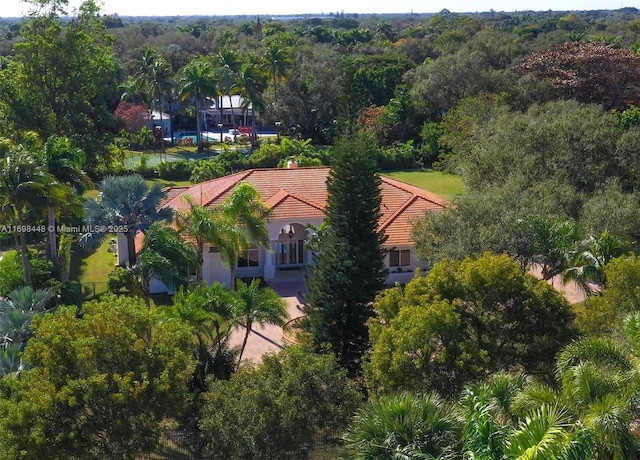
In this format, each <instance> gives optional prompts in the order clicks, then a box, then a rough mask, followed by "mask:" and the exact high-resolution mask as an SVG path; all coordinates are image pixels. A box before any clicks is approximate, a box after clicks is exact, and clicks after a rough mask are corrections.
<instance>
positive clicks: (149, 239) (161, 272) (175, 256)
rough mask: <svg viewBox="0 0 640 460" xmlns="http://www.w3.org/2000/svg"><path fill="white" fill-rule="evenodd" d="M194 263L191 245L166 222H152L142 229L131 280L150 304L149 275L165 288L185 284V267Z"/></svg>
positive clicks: (186, 272)
mask: <svg viewBox="0 0 640 460" xmlns="http://www.w3.org/2000/svg"><path fill="white" fill-rule="evenodd" d="M195 263H196V257H195V254H194V252H193V248H192V247H191V245H189V243H187V242H186V241H185V240H184V239H183V238H182V237H181V236H180V235H179V234H178V232H177V231H176V230H174V229H173V228H171V227H169V226H168V225H167V223H166V222H154V223H153V224H151V226H150V227H149V229H148V230H147V231H146V234H145V238H144V243H143V245H142V250H141V251H140V254H139V255H138V258H137V261H136V265H135V266H134V267H133V269H132V272H133V275H134V281H135V282H136V285H137V287H138V290H139V291H141V294H142V296H143V297H144V300H145V303H146V304H147V306H148V305H150V298H149V296H150V287H151V279H152V278H155V279H158V280H160V281H162V282H163V283H164V284H165V286H167V287H168V288H169V289H176V288H178V287H180V286H186V285H187V283H188V282H189V267H193V266H194V265H195Z"/></svg>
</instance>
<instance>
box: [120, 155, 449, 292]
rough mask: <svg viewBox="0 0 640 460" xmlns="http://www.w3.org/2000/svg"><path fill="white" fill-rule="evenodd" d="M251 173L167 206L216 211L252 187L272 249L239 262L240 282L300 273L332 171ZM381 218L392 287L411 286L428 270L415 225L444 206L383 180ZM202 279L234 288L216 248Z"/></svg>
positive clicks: (186, 192)
mask: <svg viewBox="0 0 640 460" xmlns="http://www.w3.org/2000/svg"><path fill="white" fill-rule="evenodd" d="M291 166H293V167H289V168H275V169H251V170H247V171H242V172H239V173H236V174H232V175H230V176H225V177H221V178H218V179H213V180H210V181H207V182H203V183H201V184H197V185H193V186H192V187H186V188H169V189H168V194H167V201H166V202H165V204H164V206H168V207H170V208H173V209H175V210H187V209H188V203H187V201H186V200H185V199H184V197H186V196H190V197H191V198H192V199H193V200H194V201H195V202H196V203H200V204H202V205H203V206H206V207H210V208H215V207H217V206H219V205H220V204H222V202H223V201H224V200H225V199H226V198H227V197H228V196H229V194H230V193H231V192H232V190H233V188H234V187H235V185H236V184H238V183H239V182H240V181H244V182H248V183H249V184H251V185H252V186H253V187H255V188H256V190H257V191H258V192H259V193H260V195H261V196H262V199H263V200H264V201H265V202H266V204H267V205H268V206H269V208H271V210H272V216H271V218H270V219H269V222H268V224H267V227H268V229H269V239H270V242H271V244H270V246H271V247H270V248H264V247H255V248H251V249H249V250H248V252H247V253H246V254H245V255H243V256H242V257H240V258H239V259H238V261H237V270H236V276H238V277H262V278H264V279H265V281H272V280H274V279H277V278H278V276H279V274H280V273H281V272H282V271H290V270H295V269H301V268H303V267H305V266H306V265H308V264H310V263H311V262H312V255H311V252H310V251H309V250H308V249H307V248H306V247H305V245H304V243H305V241H307V240H308V239H309V237H310V231H309V225H313V226H319V225H320V224H321V223H322V222H323V221H324V219H325V213H324V210H325V206H326V204H327V187H326V181H327V177H328V175H329V170H330V168H328V167H304V168H303V167H300V168H298V167H296V165H295V164H293V165H291ZM381 189H382V205H381V211H382V216H381V218H380V222H379V224H378V231H379V232H384V233H385V234H386V235H387V240H386V242H385V248H386V249H387V254H386V256H385V264H386V266H387V267H388V269H389V276H388V279H387V281H388V283H389V284H393V283H395V282H407V281H409V280H410V279H411V277H412V275H413V271H414V270H415V269H416V268H418V267H421V268H426V267H424V266H423V265H422V264H421V263H420V262H419V261H418V259H417V258H416V256H415V252H414V249H413V246H414V243H413V241H412V239H411V229H412V226H413V223H414V222H415V221H416V220H417V219H420V218H421V217H422V216H424V215H425V213H427V212H431V211H439V210H441V209H443V208H444V207H445V206H446V202H445V201H444V200H443V199H442V198H440V197H439V196H437V195H434V194H432V193H429V192H427V191H425V190H423V189H420V188H418V187H414V186H412V185H409V184H406V183H404V182H400V181H398V180H394V179H391V178H389V177H385V176H382V183H381ZM119 249H122V250H123V251H124V252H120V251H119V254H118V256H119V259H121V260H127V254H126V245H119ZM202 273H203V279H204V281H205V282H207V283H208V284H211V283H214V282H220V283H222V284H225V285H227V286H229V285H230V281H231V278H230V276H231V275H230V271H229V270H228V269H227V268H226V267H225V266H224V265H223V264H222V261H221V258H220V254H219V253H218V252H216V250H215V248H211V247H207V248H205V259H204V266H203V270H202Z"/></svg>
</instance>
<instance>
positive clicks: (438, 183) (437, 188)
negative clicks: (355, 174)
mask: <svg viewBox="0 0 640 460" xmlns="http://www.w3.org/2000/svg"><path fill="white" fill-rule="evenodd" d="M383 175H385V176H388V177H391V178H393V179H397V180H401V181H402V182H406V183H407V184H411V185H415V186H416V187H420V188H422V189H424V190H427V191H429V192H431V193H435V194H436V195H440V196H441V197H443V198H453V197H455V196H456V195H461V194H463V193H464V187H463V185H462V178H461V177H460V176H454V175H453V174H447V173H443V172H441V171H435V170H433V169H427V170H423V171H394V172H388V173H387V172H386V173H384V174H383Z"/></svg>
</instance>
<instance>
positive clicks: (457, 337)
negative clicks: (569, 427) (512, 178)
mask: <svg viewBox="0 0 640 460" xmlns="http://www.w3.org/2000/svg"><path fill="white" fill-rule="evenodd" d="M374 308H375V311H376V314H377V317H376V318H374V319H371V320H370V323H371V326H370V333H371V342H372V348H371V352H370V355H369V358H368V361H367V363H366V366H365V370H366V372H365V375H366V378H367V382H368V384H369V387H370V388H371V390H373V391H375V392H393V391H399V390H416V391H425V390H437V391H439V392H441V393H442V394H446V395H455V394H456V392H457V391H459V390H460V389H461V388H462V386H463V385H464V384H465V383H466V382H468V381H470V380H476V379H481V378H483V377H485V376H486V375H487V374H488V373H491V372H495V371H499V370H514V369H516V370H517V369H525V370H526V371H527V372H529V373H532V374H538V375H540V376H541V377H542V378H545V377H548V376H549V375H550V371H551V369H552V367H553V362H554V358H555V354H556V353H557V352H558V351H559V350H560V349H561V348H562V346H563V345H565V344H566V343H568V342H569V341H570V340H571V338H572V336H573V334H574V330H573V325H572V321H573V314H572V312H571V309H570V307H569V304H568V303H567V302H566V300H564V299H563V298H562V297H561V295H560V294H559V293H557V292H556V291H555V290H554V289H553V288H552V287H551V286H549V285H548V284H546V283H545V282H543V281H540V280H537V279H535V278H534V277H533V276H531V275H528V274H523V273H522V271H521V269H520V266H519V265H518V263H516V262H515V261H514V260H513V259H511V258H509V257H508V256H505V255H491V254H484V255H483V256H482V257H479V258H477V259H472V258H468V259H465V260H463V261H461V262H454V261H450V260H443V261H442V262H439V263H437V264H436V265H434V267H433V268H432V270H431V271H430V272H429V273H428V274H427V275H426V276H424V277H422V276H418V277H415V278H414V279H413V280H412V281H411V282H410V283H409V284H408V285H407V286H406V288H404V289H403V288H401V287H395V288H392V289H390V290H387V291H385V292H384V293H383V294H382V295H380V296H379V297H378V299H377V300H376V302H375V305H374Z"/></svg>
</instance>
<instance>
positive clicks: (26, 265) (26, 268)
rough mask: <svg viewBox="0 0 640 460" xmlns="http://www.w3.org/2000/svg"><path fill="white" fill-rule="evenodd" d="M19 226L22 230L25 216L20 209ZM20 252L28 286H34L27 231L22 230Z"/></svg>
mask: <svg viewBox="0 0 640 460" xmlns="http://www.w3.org/2000/svg"><path fill="white" fill-rule="evenodd" d="M18 226H19V227H20V230H22V227H23V226H24V216H23V215H22V210H18ZM19 233H20V253H21V255H22V268H23V270H24V282H25V284H26V285H27V286H31V287H33V284H32V283H31V267H30V266H29V249H28V248H27V236H26V235H25V232H23V231H20V232H19Z"/></svg>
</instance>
